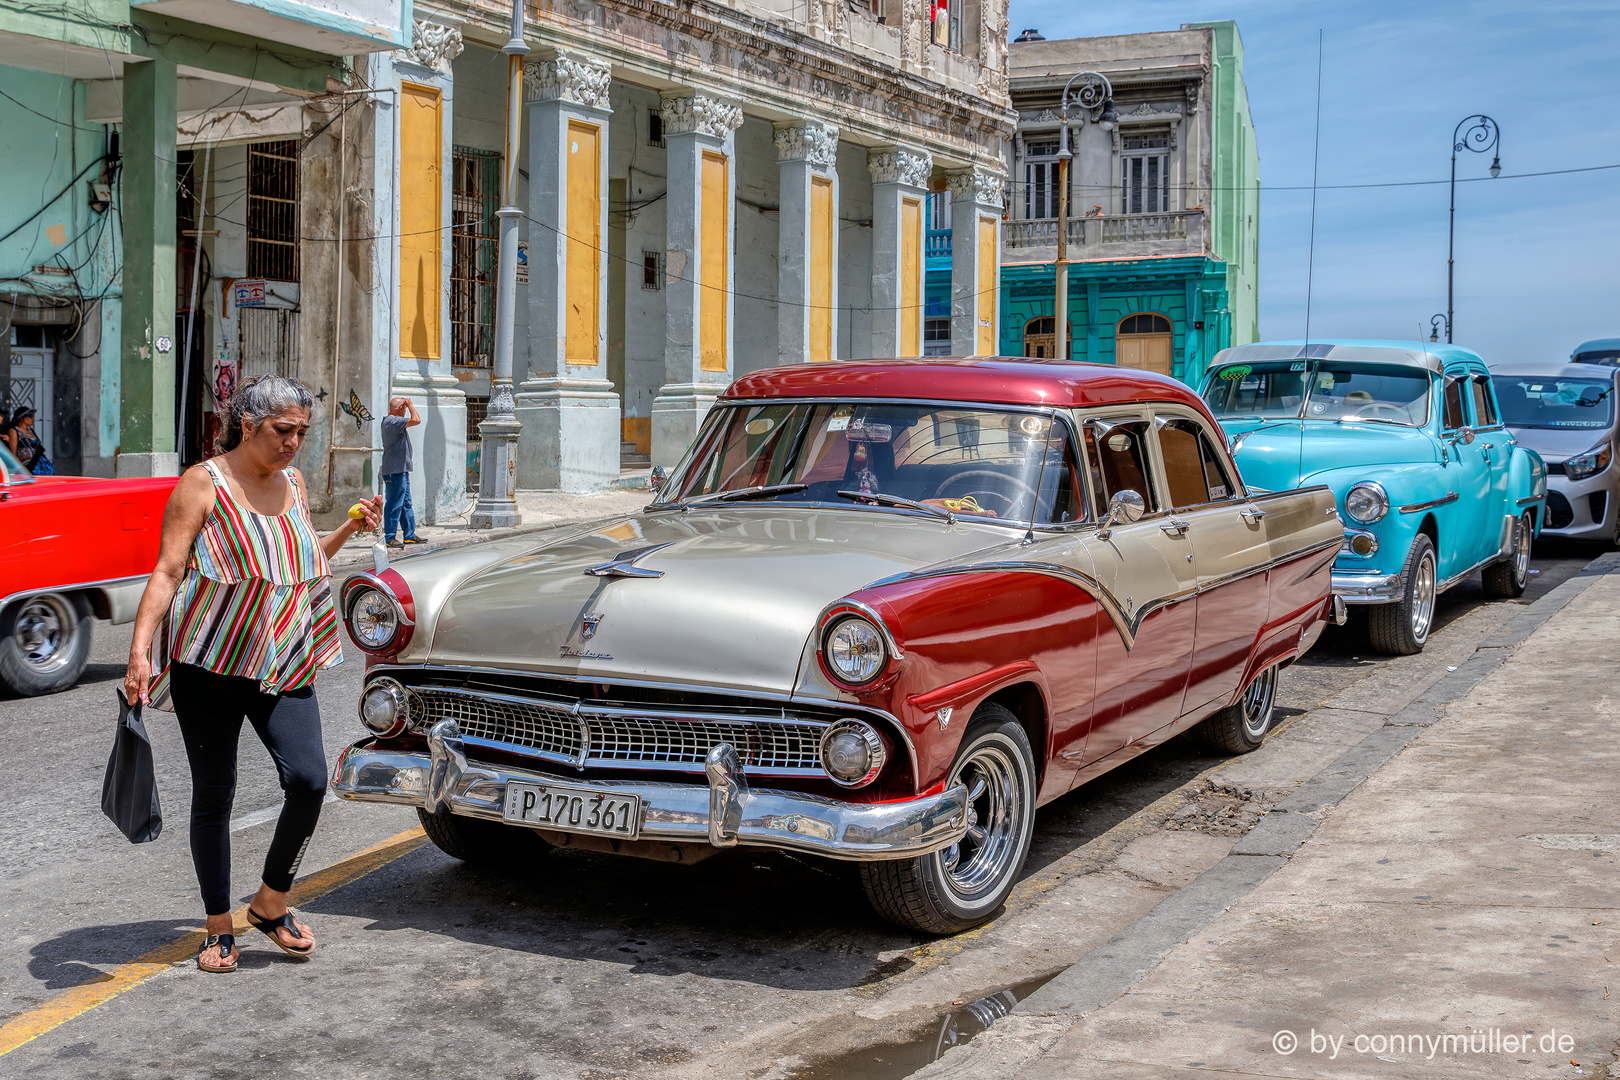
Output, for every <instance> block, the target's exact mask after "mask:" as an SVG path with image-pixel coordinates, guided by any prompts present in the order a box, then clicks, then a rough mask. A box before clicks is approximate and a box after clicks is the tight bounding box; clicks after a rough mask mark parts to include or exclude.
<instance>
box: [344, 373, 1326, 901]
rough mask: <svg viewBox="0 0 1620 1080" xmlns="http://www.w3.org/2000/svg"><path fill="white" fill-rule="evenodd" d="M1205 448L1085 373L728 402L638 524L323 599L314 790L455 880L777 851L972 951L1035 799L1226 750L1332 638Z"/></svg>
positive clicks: (849, 381) (761, 378)
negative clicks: (327, 621) (1174, 744)
mask: <svg viewBox="0 0 1620 1080" xmlns="http://www.w3.org/2000/svg"><path fill="white" fill-rule="evenodd" d="M1225 446H1226V441H1225V439H1224V438H1223V436H1222V434H1221V430H1220V428H1219V427H1218V426H1217V424H1216V423H1215V421H1214V420H1213V419H1212V418H1211V416H1210V414H1209V412H1208V411H1207V409H1206V408H1205V406H1204V403H1203V401H1202V400H1201V399H1200V398H1199V397H1198V396H1197V395H1196V394H1195V393H1193V392H1192V391H1191V390H1189V389H1188V388H1187V387H1185V386H1183V385H1182V384H1180V383H1178V382H1175V381H1172V380H1170V379H1167V378H1163V377H1160V376H1157V375H1152V374H1148V373H1143V372H1139V371H1126V370H1120V369H1116V368H1113V367H1110V366H1103V365H1095V364H1078V363H1068V362H1062V361H1045V362H1030V361H1026V360H1010V359H996V358H990V359H973V360H931V361H920V360H910V361H908V360H880V361H847V362H839V363H833V364H821V365H807V366H800V367H787V368H776V369H772V370H768V371H762V372H759V373H756V374H753V375H748V376H745V377H743V378H741V379H739V380H737V381H736V382H735V383H734V384H732V386H731V387H730V389H729V390H727V392H726V393H725V395H724V396H723V397H721V398H720V400H719V401H718V402H717V404H716V405H715V407H714V408H713V409H712V410H711V412H710V413H709V415H708V417H707V419H706V421H705V422H704V424H703V427H702V430H701V431H700V432H699V434H698V436H697V438H696V440H695V441H694V442H693V445H692V447H691V449H690V451H689V452H688V455H687V457H686V459H685V460H684V461H683V462H682V463H681V464H680V465H679V466H677V467H676V468H675V469H674V470H673V472H672V473H671V474H670V476H669V479H668V480H667V482H665V484H664V485H663V486H662V487H661V488H660V489H659V492H658V495H657V498H656V501H654V502H653V503H652V504H651V505H649V506H647V507H646V508H645V509H644V510H643V511H641V512H640V513H637V514H634V515H631V516H629V517H625V518H622V519H617V520H612V521H607V522H597V523H593V524H589V525H582V526H578V527H575V528H571V529H567V530H565V531H559V532H554V533H551V534H547V535H543V536H533V535H531V536H527V537H518V538H514V539H508V540H502V541H494V542H489V543H485V544H480V545H476V546H471V547H465V548H461V549H457V550H450V551H445V552H442V553H438V554H433V553H426V554H424V555H423V556H421V557H413V558H406V559H401V560H398V561H397V562H395V563H394V564H393V565H390V566H386V567H384V568H380V569H378V570H374V571H367V572H365V573H361V574H358V575H356V576H354V577H351V578H349V579H348V580H347V581H346V582H345V583H344V585H343V588H342V593H341V596H342V611H343V615H344V619H345V623H346V625H347V627H348V630H349V633H350V635H351V636H352V637H353V638H354V640H355V641H356V642H357V643H359V644H360V645H361V647H362V648H364V649H365V650H366V651H367V652H368V653H369V654H370V667H369V670H368V672H367V676H366V683H365V686H364V689H363V691H362V698H361V703H360V712H361V718H362V720H363V722H364V724H365V726H366V727H367V728H369V729H370V730H371V732H372V734H371V735H370V736H369V737H367V738H366V739H364V740H362V741H361V742H358V743H356V744H354V745H353V746H351V747H349V748H348V749H346V750H345V751H344V752H343V753H342V755H341V757H340V759H339V761H338V764H337V766H336V775H335V778H334V786H335V789H336V791H337V794H339V795H341V796H344V797H347V798H350V799H366V800H375V801H383V802H396V803H402V804H406V805H411V806H415V807H416V808H417V811H418V813H419V814H420V816H421V821H422V825H423V827H424V828H425V829H426V831H427V834H428V836H429V837H431V838H432V840H433V841H434V842H435V843H436V844H438V846H439V847H440V848H442V849H443V850H444V851H446V852H448V853H449V854H451V855H453V856H455V857H457V858H461V859H467V860H485V861H491V862H495V863H512V862H517V861H526V860H527V859H528V858H530V857H532V856H533V855H534V854H536V853H538V852H541V851H544V850H547V849H548V848H549V847H551V846H570V847H585V848H589V849H592V850H598V851H613V852H618V853H621V854H626V855H639V856H644V857H650V858H655V859H664V860H669V861H674V862H682V863H684V862H691V861H695V860H698V859H701V858H704V857H705V856H708V855H711V854H713V853H715V852H716V851H718V850H720V849H723V848H728V847H732V846H734V845H738V844H743V845H754V846H759V847H765V848H779V849H786V850H790V851H794V852H804V853H809V854H812V855H819V856H827V857H831V858H835V859H849V860H856V861H858V862H859V863H860V868H861V871H862V874H863V878H864V882H865V886H866V891H867V894H868V896H869V898H870V899H871V902H872V903H873V905H874V906H875V907H876V908H877V910H878V911H879V912H880V913H881V914H883V915H884V916H886V917H887V918H889V919H891V920H893V921H894V922H896V923H899V924H901V925H903V926H906V927H910V928H913V929H916V930H921V931H925V932H930V933H949V932H953V931H958V930H961V929H964V928H966V927H970V926H973V925H975V924H977V923H980V922H982V921H984V920H985V919H987V918H989V917H990V916H991V915H992V914H993V913H994V912H995V911H996V909H997V908H998V907H999V906H1000V904H1001V903H1002V901H1003V900H1004V899H1005V898H1006V896H1007V894H1008V892H1009V891H1010V890H1011V888H1012V886H1013V884H1014V882H1015V881H1016V879H1017V877H1018V875H1019V872H1020V869H1021V867H1022V865H1023V862H1024V859H1025V855H1026V853H1027V852H1028V850H1029V845H1030V837H1031V832H1032V830H1033V828H1034V822H1035V808H1036V807H1037V806H1039V805H1041V804H1042V803H1045V802H1047V801H1049V800H1052V799H1055V798H1058V797H1059V796H1061V795H1063V794H1064V793H1065V792H1067V791H1069V790H1070V789H1072V788H1074V787H1075V786H1076V785H1078V784H1081V783H1084V782H1085V781H1087V780H1089V779H1090V778H1092V777H1095V776H1097V775H1098V774H1100V773H1102V772H1104V771H1106V770H1108V769H1111V768H1113V767H1114V766H1116V765H1119V764H1121V763H1122V762H1125V761H1128V760H1130V759H1131V758H1132V757H1133V756H1135V755H1137V754H1140V753H1142V752H1143V751H1145V750H1147V749H1149V748H1151V747H1153V746H1156V745H1158V744H1160V743H1162V742H1163V741H1164V740H1166V739H1168V738H1170V737H1171V736H1172V735H1175V734H1176V733H1178V732H1180V731H1183V730H1186V729H1188V728H1190V727H1192V726H1194V725H1199V726H1200V730H1201V732H1202V733H1203V734H1204V735H1205V736H1206V737H1207V739H1208V741H1209V742H1210V743H1211V744H1212V745H1214V746H1216V747H1219V748H1221V749H1223V750H1225V751H1227V752H1233V753H1242V752H1245V751H1248V750H1252V749H1253V748H1255V747H1256V746H1258V745H1259V744H1260V741H1261V739H1262V738H1263V737H1264V736H1265V735H1266V732H1267V731H1268V729H1269V727H1270V724H1271V715H1272V701H1273V696H1274V691H1275V688H1276V684H1277V673H1278V670H1279V669H1280V668H1282V667H1283V666H1284V665H1286V664H1288V663H1290V662H1291V661H1293V660H1294V659H1296V658H1297V657H1299V656H1300V655H1301V654H1302V653H1303V652H1304V651H1305V650H1306V649H1308V648H1309V647H1310V646H1311V644H1312V643H1313V642H1314V641H1315V640H1316V638H1317V636H1318V635H1319V634H1320V633H1321V631H1322V628H1323V626H1324V625H1325V623H1326V622H1327V621H1328V619H1329V618H1331V617H1332V615H1333V613H1334V607H1335V604H1334V599H1333V596H1332V595H1331V592H1330V584H1329V579H1330V574H1331V571H1330V567H1331V564H1332V562H1333V559H1334V557H1335V556H1336V555H1337V553H1338V550H1339V546H1340V544H1341V542H1342V541H1343V526H1342V525H1341V523H1340V521H1339V519H1338V517H1337V515H1336V513H1335V509H1334V503H1333V496H1332V494H1331V493H1330V492H1329V491H1328V490H1327V489H1326V488H1320V487H1319V488H1309V489H1305V490H1301V491H1290V492H1281V493H1268V494H1264V495H1257V494H1256V495H1251V493H1250V492H1248V491H1246V490H1245V488H1244V487H1243V481H1242V479H1241V477H1239V475H1238V472H1237V470H1236V469H1235V468H1234V467H1233V465H1232V461H1231V459H1230V458H1229V457H1228V456H1227V453H1226V449H1225Z"/></svg>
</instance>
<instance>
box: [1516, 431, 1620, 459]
mask: <svg viewBox="0 0 1620 1080" xmlns="http://www.w3.org/2000/svg"><path fill="white" fill-rule="evenodd" d="M1508 430H1509V431H1511V432H1513V441H1514V442H1516V443H1518V444H1519V445H1520V446H1523V447H1527V448H1528V449H1531V450H1534V451H1535V452H1536V453H1538V454H1540V455H1541V456H1542V457H1544V458H1546V459H1547V460H1548V461H1563V460H1564V459H1565V458H1570V457H1574V456H1575V455H1576V454H1584V453H1586V451H1588V450H1590V449H1592V447H1594V446H1596V445H1598V444H1599V443H1601V442H1604V441H1605V440H1607V439H1609V438H1610V434H1609V429H1608V428H1522V427H1516V428H1509V429H1508Z"/></svg>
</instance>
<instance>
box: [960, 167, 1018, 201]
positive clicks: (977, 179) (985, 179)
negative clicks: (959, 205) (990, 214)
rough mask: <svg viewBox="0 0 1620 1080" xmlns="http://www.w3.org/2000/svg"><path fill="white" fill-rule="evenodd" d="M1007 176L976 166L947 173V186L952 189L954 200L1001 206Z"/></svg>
mask: <svg viewBox="0 0 1620 1080" xmlns="http://www.w3.org/2000/svg"><path fill="white" fill-rule="evenodd" d="M1006 184H1007V178H1006V177H1005V176H1003V175H1001V174H1000V173H997V172H991V171H990V170H988V169H982V168H978V167H977V166H975V167H974V168H971V169H958V170H955V171H952V172H948V173H946V174H945V186H946V187H948V188H949V189H950V192H951V201H952V202H963V201H969V202H976V203H979V204H981V205H984V206H1000V205H1001V193H1002V191H1003V189H1004V188H1005V187H1006Z"/></svg>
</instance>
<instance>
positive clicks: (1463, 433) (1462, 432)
mask: <svg viewBox="0 0 1620 1080" xmlns="http://www.w3.org/2000/svg"><path fill="white" fill-rule="evenodd" d="M1457 441H1458V442H1460V443H1462V444H1463V445H1464V446H1467V445H1468V444H1470V443H1472V442H1473V441H1474V429H1473V428H1471V427H1465V428H1461V429H1459V430H1458V432H1457Z"/></svg>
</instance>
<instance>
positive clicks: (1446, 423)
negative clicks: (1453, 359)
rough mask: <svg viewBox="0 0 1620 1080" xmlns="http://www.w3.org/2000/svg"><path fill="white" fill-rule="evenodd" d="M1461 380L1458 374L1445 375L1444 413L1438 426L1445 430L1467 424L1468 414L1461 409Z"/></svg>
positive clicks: (1454, 429) (1452, 429) (1453, 429)
mask: <svg viewBox="0 0 1620 1080" xmlns="http://www.w3.org/2000/svg"><path fill="white" fill-rule="evenodd" d="M1463 381H1464V380H1463V378H1462V376H1460V375H1447V376H1446V392H1445V414H1444V416H1443V417H1442V418H1441V421H1440V426H1441V427H1443V428H1445V429H1446V430H1447V431H1456V430H1457V429H1458V428H1464V427H1467V426H1468V414H1467V413H1466V412H1465V411H1464V410H1463Z"/></svg>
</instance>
